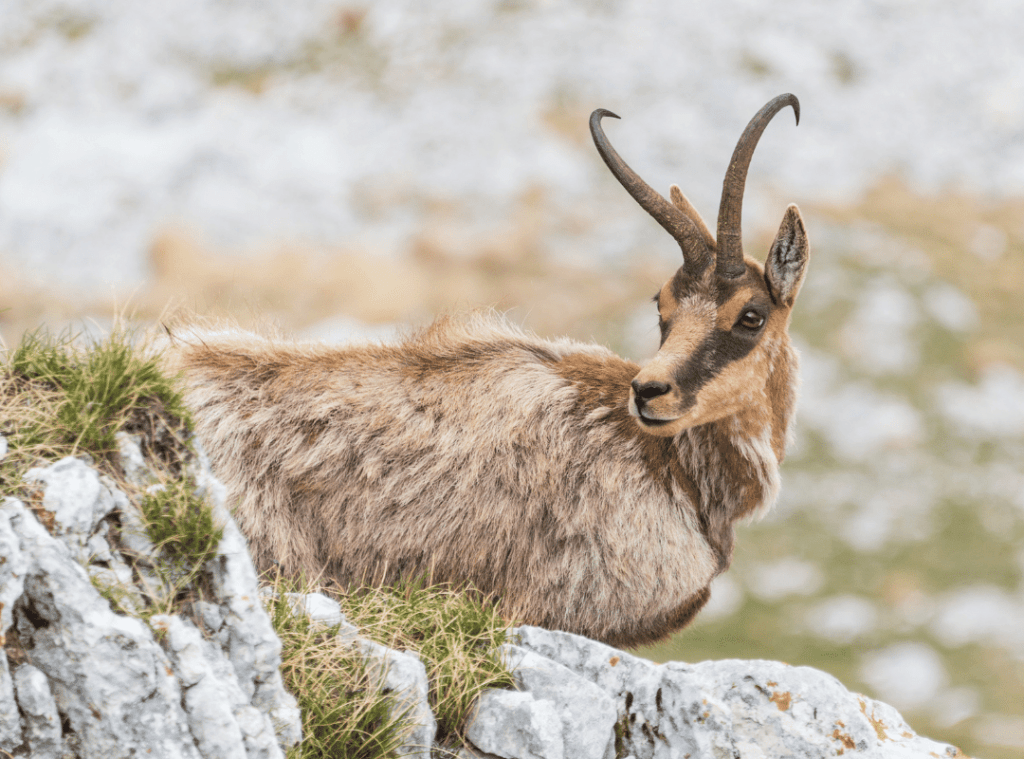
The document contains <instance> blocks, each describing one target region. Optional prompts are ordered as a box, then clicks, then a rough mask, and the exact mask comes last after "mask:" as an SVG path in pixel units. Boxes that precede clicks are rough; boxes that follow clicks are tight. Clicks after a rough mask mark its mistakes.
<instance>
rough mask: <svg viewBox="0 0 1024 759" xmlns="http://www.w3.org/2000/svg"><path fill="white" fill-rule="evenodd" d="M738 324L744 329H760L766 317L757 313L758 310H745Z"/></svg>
mask: <svg viewBox="0 0 1024 759" xmlns="http://www.w3.org/2000/svg"><path fill="white" fill-rule="evenodd" d="M738 324H739V325H740V326H741V327H743V328H744V329H749V330H755V329H760V328H761V325H762V324H764V317H763V316H761V314H759V313H757V311H744V312H743V316H741V317H740V320H739V322H738Z"/></svg>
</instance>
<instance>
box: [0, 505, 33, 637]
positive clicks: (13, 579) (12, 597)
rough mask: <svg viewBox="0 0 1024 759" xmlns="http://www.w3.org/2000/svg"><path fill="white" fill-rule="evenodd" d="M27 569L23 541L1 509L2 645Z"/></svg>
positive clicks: (0, 595)
mask: <svg viewBox="0 0 1024 759" xmlns="http://www.w3.org/2000/svg"><path fill="white" fill-rule="evenodd" d="M10 500H11V501H12V502H13V500H14V499H10ZM6 502H7V499H4V504H6ZM27 571H28V560H27V559H26V558H25V554H24V553H22V550H21V542H20V541H19V540H18V536H17V535H15V534H14V530H13V529H12V527H11V520H10V518H9V517H8V516H7V513H6V511H3V510H0V646H2V645H3V644H4V643H6V638H5V636H6V635H7V631H8V630H9V629H10V627H11V624H12V623H13V621H14V617H13V616H12V615H13V611H14V604H15V602H16V601H17V600H18V599H19V598H21V594H22V593H23V592H24V590H25V573H26V572H27Z"/></svg>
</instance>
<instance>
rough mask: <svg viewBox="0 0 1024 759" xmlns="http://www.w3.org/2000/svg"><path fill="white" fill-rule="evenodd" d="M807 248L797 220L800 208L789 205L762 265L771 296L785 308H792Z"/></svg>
mask: <svg viewBox="0 0 1024 759" xmlns="http://www.w3.org/2000/svg"><path fill="white" fill-rule="evenodd" d="M810 255H811V248H810V245H808V243H807V230H806V229H804V220H803V219H802V218H801V217H800V209H799V208H797V207H796V206H795V205H791V206H790V207H789V208H787V209H786V215H785V216H784V217H783V219H782V226H780V227H779V233H778V234H777V235H776V236H775V242H773V243H772V249H771V251H770V252H769V253H768V260H767V261H765V264H764V279H765V282H767V283H768V289H769V290H771V293H772V297H774V298H775V300H776V301H777V302H778V303H780V304H782V305H785V306H792V305H793V301H795V300H796V294H797V293H798V292H799V291H800V283H801V282H803V281H804V273H805V272H806V270H807V259H808V258H810Z"/></svg>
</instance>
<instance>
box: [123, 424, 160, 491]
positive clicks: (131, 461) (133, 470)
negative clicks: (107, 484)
mask: <svg viewBox="0 0 1024 759" xmlns="http://www.w3.org/2000/svg"><path fill="white" fill-rule="evenodd" d="M114 439H115V440H116V441H117V449H118V453H119V454H120V456H121V469H122V470H123V471H124V475H125V478H126V479H127V480H128V482H130V483H132V484H133V485H135V486H136V487H138V488H142V489H145V488H146V486H147V485H151V484H152V483H153V482H155V480H156V478H155V477H153V473H152V472H151V471H150V469H149V466H148V465H147V464H146V459H145V457H144V456H143V455H142V446H140V445H139V436H138V435H130V434H128V433H127V432H117V433H115V434H114Z"/></svg>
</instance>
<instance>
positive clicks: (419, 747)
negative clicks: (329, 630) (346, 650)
mask: <svg viewBox="0 0 1024 759" xmlns="http://www.w3.org/2000/svg"><path fill="white" fill-rule="evenodd" d="M340 634H341V636H342V639H343V642H346V643H347V642H350V640H351V638H350V637H349V635H348V633H347V632H345V631H342V633H340ZM357 647H358V650H359V651H360V652H361V653H362V654H363V656H364V657H365V659H366V664H367V672H368V673H369V674H370V677H371V678H373V679H374V681H375V683H376V684H377V685H378V686H379V687H382V688H383V689H384V690H385V691H387V692H390V693H392V694H394V696H395V707H394V708H395V709H396V710H397V711H398V712H399V713H405V714H406V719H407V720H408V721H409V723H410V724H411V726H412V731H411V732H410V733H409V735H408V737H407V738H406V739H405V742H404V743H403V744H402V745H401V746H400V747H399V749H398V755H399V756H409V757H419V759H430V751H431V748H432V747H433V745H434V737H435V736H436V735H437V722H436V721H435V720H434V713H433V712H432V711H431V709H430V703H429V701H428V700H427V695H428V694H429V692H430V680H428V679H427V668H426V667H424V666H423V662H422V661H420V657H419V656H417V655H416V654H415V653H413V652H412V651H395V650H393V649H390V648H387V647H385V646H382V645H381V644H379V643H375V642H374V641H372V640H366V639H365V638H362V639H359V640H358V641H357Z"/></svg>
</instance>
